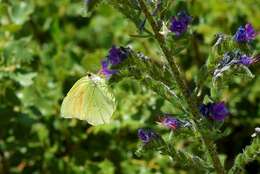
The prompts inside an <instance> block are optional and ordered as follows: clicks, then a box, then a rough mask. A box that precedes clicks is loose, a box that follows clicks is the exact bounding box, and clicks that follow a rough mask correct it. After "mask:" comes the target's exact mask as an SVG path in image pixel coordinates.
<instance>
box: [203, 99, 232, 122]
mask: <svg viewBox="0 0 260 174" xmlns="http://www.w3.org/2000/svg"><path fill="white" fill-rule="evenodd" d="M200 113H201V114H202V115H203V116H204V117H206V118H210V119H213V120H215V121H224V119H225V118H226V117H227V116H228V115H229V111H228V109H227V107H226V105H225V103H224V102H218V103H208V104H202V105H201V106H200Z"/></svg>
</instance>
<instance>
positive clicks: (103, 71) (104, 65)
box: [100, 60, 117, 78]
mask: <svg viewBox="0 0 260 174" xmlns="http://www.w3.org/2000/svg"><path fill="white" fill-rule="evenodd" d="M101 65H102V68H101V70H100V73H101V74H103V75H105V76H106V78H110V77H111V75H113V74H116V73H117V70H111V69H108V66H109V63H108V61H107V60H102V62H101Z"/></svg>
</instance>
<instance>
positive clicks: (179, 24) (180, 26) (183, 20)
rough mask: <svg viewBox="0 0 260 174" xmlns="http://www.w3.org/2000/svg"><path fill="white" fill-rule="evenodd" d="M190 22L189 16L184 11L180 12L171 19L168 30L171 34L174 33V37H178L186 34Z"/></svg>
mask: <svg viewBox="0 0 260 174" xmlns="http://www.w3.org/2000/svg"><path fill="white" fill-rule="evenodd" d="M191 20H192V17H191V16H189V15H188V14H187V13H186V12H185V11H181V12H179V13H178V14H177V16H174V17H172V20H171V25H170V28H169V29H170V31H171V32H173V33H175V35H176V36H180V35H181V34H182V33H184V32H186V30H187V28H188V24H189V23H190V22H191Z"/></svg>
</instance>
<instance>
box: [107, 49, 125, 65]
mask: <svg viewBox="0 0 260 174" xmlns="http://www.w3.org/2000/svg"><path fill="white" fill-rule="evenodd" d="M125 58H127V54H126V53H125V52H124V51H123V50H122V49H121V48H116V47H115V46H112V48H111V49H110V50H109V55H108V61H109V63H111V64H112V65H118V64H120V63H121V62H122V61H123V60H124V59H125Z"/></svg>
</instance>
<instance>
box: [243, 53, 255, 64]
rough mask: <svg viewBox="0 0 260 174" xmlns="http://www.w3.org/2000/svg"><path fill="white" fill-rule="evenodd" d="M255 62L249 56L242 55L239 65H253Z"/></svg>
mask: <svg viewBox="0 0 260 174" xmlns="http://www.w3.org/2000/svg"><path fill="white" fill-rule="evenodd" d="M253 62H254V61H253V59H252V58H251V57H249V56H247V55H242V56H241V57H240V59H239V63H240V64H243V65H246V66H249V65H251V64H252V63H253Z"/></svg>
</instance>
